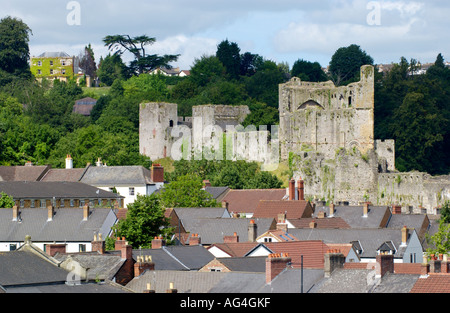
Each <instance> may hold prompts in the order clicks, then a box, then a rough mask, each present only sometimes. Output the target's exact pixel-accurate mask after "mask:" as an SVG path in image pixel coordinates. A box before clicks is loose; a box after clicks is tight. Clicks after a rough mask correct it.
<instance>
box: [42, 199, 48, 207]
mask: <svg viewBox="0 0 450 313" xmlns="http://www.w3.org/2000/svg"><path fill="white" fill-rule="evenodd" d="M46 206H47V205H46V201H45V199H42V200H41V208H45V207H46Z"/></svg>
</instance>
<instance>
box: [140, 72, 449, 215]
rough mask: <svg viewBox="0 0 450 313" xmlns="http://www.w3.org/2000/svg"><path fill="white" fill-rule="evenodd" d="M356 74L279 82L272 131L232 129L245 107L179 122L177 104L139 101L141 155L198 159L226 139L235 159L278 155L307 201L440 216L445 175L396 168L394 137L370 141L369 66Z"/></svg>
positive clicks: (203, 111) (203, 108) (204, 110)
mask: <svg viewBox="0 0 450 313" xmlns="http://www.w3.org/2000/svg"><path fill="white" fill-rule="evenodd" d="M360 74H361V75H360V77H361V78H360V81H358V82H355V83H351V84H349V85H347V86H339V87H337V86H335V85H334V84H333V83H332V82H331V81H328V82H319V83H313V82H303V81H301V80H300V79H299V78H296V77H294V78H292V79H291V80H290V81H288V82H286V83H284V84H281V85H280V86H279V114H280V123H279V128H278V132H277V133H275V134H269V132H268V131H267V130H264V129H262V130H261V129H260V130H256V129H247V130H246V131H244V132H239V131H236V127H239V125H240V124H241V123H242V122H243V121H244V119H245V117H246V116H247V115H248V114H249V113H250V111H249V109H248V107H246V106H228V105H225V106H224V105H200V106H194V107H193V109H192V117H185V118H183V117H178V114H177V105H176V104H172V103H143V104H141V108H140V126H139V146H140V153H141V154H144V155H146V156H149V157H150V158H151V159H152V160H156V159H159V158H163V157H172V158H174V159H176V158H180V155H175V152H176V151H180V150H182V151H183V152H182V153H184V156H185V157H186V156H187V155H189V156H190V155H191V154H190V153H188V154H186V152H187V151H189V152H191V151H193V152H194V158H195V151H199V150H202V149H205V148H207V149H209V151H211V153H213V154H214V153H215V152H217V151H218V150H220V147H221V143H219V142H218V141H217V139H220V138H222V135H223V134H226V136H229V137H230V136H231V138H232V140H231V141H230V142H231V147H232V149H230V150H231V151H232V153H231V155H232V158H233V159H234V160H236V159H243V160H248V161H258V162H267V161H268V160H271V162H273V160H276V161H278V158H274V154H276V157H280V159H281V160H284V161H287V162H288V163H289V166H290V169H291V170H292V175H293V177H294V179H295V180H298V179H299V178H300V177H301V178H302V179H303V181H304V184H305V187H304V188H305V197H306V198H307V199H310V200H316V201H324V202H334V203H340V202H344V203H347V202H348V203H349V204H353V205H355V204H359V203H360V202H367V201H370V202H372V203H373V204H378V205H392V204H397V205H401V206H402V211H403V212H404V213H424V212H428V213H433V214H434V213H437V210H438V209H439V206H440V205H442V204H443V203H444V202H445V201H446V200H450V176H440V177H432V176H430V175H429V174H427V173H419V172H409V173H400V172H397V171H396V169H395V142H394V140H384V141H381V140H375V138H374V67H373V66H370V65H367V66H362V67H361V73H360ZM205 130H207V131H206V132H205ZM222 132H223V133H222ZM270 135H271V136H270ZM268 138H270V140H271V145H266V144H267V142H268ZM227 145H228V143H227ZM180 148H181V149H180ZM274 148H279V149H274ZM174 151H175V152H174ZM220 152H221V151H220ZM201 157H202V155H201V154H200V158H201ZM269 163H270V162H269Z"/></svg>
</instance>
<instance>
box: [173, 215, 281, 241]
mask: <svg viewBox="0 0 450 313" xmlns="http://www.w3.org/2000/svg"><path fill="white" fill-rule="evenodd" d="M253 220H254V221H255V223H256V225H257V231H256V233H257V236H259V235H261V234H263V233H264V232H266V231H267V230H269V229H275V226H276V222H275V220H274V219H273V218H255V219H253ZM182 222H183V225H184V228H185V230H186V231H187V232H190V233H196V234H199V237H200V238H201V243H202V244H203V245H205V244H206V245H208V244H213V243H217V242H223V237H224V236H231V235H233V233H234V232H236V233H237V235H238V236H239V241H244V242H245V241H248V225H249V222H250V220H249V219H245V218H198V219H184V220H183V219H182Z"/></svg>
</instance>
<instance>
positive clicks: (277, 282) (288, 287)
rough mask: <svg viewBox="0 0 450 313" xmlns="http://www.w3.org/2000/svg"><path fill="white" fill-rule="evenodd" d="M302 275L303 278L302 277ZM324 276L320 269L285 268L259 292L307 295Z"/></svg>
mask: <svg viewBox="0 0 450 313" xmlns="http://www.w3.org/2000/svg"><path fill="white" fill-rule="evenodd" d="M302 274H303V277H302ZM323 276H324V272H323V270H321V269H303V271H302V270H301V269H298V268H286V269H285V270H284V271H283V272H281V273H280V274H278V275H277V276H276V277H275V278H274V279H273V280H272V281H271V282H270V284H266V285H265V286H264V287H263V288H261V290H259V292H263V293H272V292H275V293H300V292H302V283H303V292H304V293H309V292H310V290H311V289H312V287H313V286H314V285H315V284H317V283H318V282H319V281H320V280H321V279H322V278H323Z"/></svg>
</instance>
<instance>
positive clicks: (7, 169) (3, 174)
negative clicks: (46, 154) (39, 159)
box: [0, 162, 51, 181]
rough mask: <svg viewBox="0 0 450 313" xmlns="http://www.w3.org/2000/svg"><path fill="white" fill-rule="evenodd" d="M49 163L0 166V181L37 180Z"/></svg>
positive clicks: (45, 170) (47, 168)
mask: <svg viewBox="0 0 450 313" xmlns="http://www.w3.org/2000/svg"><path fill="white" fill-rule="evenodd" d="M50 169H51V166H49V165H33V164H32V163H31V162H27V163H25V166H0V181H39V180H40V179H41V178H42V177H43V176H44V175H45V174H46V173H47V172H48V171H49V170H50Z"/></svg>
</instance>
